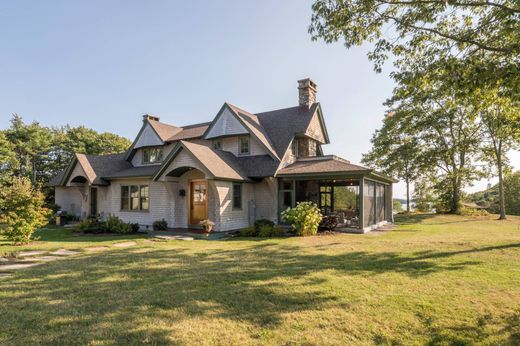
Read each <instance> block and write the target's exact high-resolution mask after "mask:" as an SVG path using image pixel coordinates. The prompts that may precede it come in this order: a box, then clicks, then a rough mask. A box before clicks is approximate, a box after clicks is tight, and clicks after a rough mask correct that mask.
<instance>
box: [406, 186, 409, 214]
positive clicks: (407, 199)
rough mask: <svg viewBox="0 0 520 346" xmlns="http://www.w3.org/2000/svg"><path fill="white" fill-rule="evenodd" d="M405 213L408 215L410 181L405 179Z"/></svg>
mask: <svg viewBox="0 0 520 346" xmlns="http://www.w3.org/2000/svg"><path fill="white" fill-rule="evenodd" d="M406 212H407V213H410V181H409V179H408V178H406Z"/></svg>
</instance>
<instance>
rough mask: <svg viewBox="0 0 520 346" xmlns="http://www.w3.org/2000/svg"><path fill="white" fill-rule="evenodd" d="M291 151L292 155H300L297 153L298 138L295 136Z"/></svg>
mask: <svg viewBox="0 0 520 346" xmlns="http://www.w3.org/2000/svg"><path fill="white" fill-rule="evenodd" d="M292 152H293V156H294V157H300V155H299V154H298V140H297V139H296V138H295V139H293V142H292Z"/></svg>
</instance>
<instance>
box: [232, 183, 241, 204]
mask: <svg viewBox="0 0 520 346" xmlns="http://www.w3.org/2000/svg"><path fill="white" fill-rule="evenodd" d="M233 208H236V209H240V208H242V185H241V184H233Z"/></svg>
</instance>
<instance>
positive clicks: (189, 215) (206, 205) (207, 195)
mask: <svg viewBox="0 0 520 346" xmlns="http://www.w3.org/2000/svg"><path fill="white" fill-rule="evenodd" d="M188 183H189V193H188V197H189V198H188V225H194V226H195V225H197V226H198V224H194V223H192V214H191V210H192V208H191V207H192V202H193V199H192V197H193V183H204V184H205V185H206V200H205V207H206V219H207V218H208V214H209V211H208V199H209V184H208V180H207V179H192V180H189V181H188Z"/></svg>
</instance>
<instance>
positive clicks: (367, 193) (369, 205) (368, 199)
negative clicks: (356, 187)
mask: <svg viewBox="0 0 520 346" xmlns="http://www.w3.org/2000/svg"><path fill="white" fill-rule="evenodd" d="M375 192H376V184H375V183H374V182H371V181H367V182H365V188H364V193H363V194H364V197H363V198H364V200H365V208H364V209H365V210H364V216H365V225H364V226H365V227H366V226H370V225H373V224H375V223H376V203H375V194H376V193H375Z"/></svg>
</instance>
